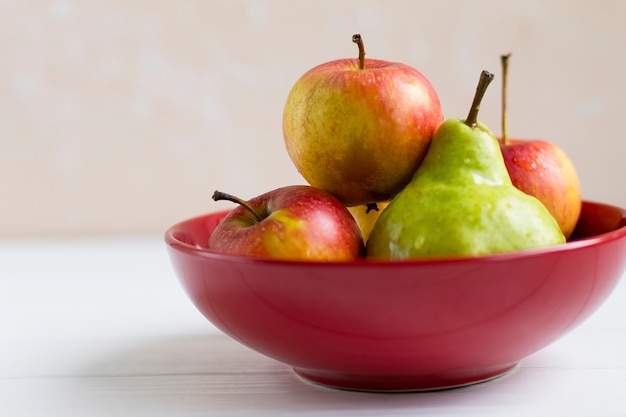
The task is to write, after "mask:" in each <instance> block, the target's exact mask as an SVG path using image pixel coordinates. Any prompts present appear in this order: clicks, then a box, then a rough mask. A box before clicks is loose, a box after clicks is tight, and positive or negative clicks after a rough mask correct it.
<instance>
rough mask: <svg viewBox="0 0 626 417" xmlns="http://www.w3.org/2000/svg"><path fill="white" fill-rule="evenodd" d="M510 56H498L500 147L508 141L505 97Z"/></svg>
mask: <svg viewBox="0 0 626 417" xmlns="http://www.w3.org/2000/svg"><path fill="white" fill-rule="evenodd" d="M510 57H511V54H510V53H508V54H506V55H501V56H500V62H501V63H502V145H503V146H504V145H506V141H507V139H508V136H507V126H506V122H507V118H506V97H507V85H508V78H509V77H508V75H509V58H510Z"/></svg>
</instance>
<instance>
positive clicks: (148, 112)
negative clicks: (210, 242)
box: [0, 0, 626, 236]
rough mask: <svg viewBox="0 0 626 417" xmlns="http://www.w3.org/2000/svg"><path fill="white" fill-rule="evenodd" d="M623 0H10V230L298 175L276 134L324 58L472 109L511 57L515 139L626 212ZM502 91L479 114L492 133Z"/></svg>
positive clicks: (159, 214) (3, 190) (30, 231)
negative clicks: (361, 54)
mask: <svg viewBox="0 0 626 417" xmlns="http://www.w3.org/2000/svg"><path fill="white" fill-rule="evenodd" d="M625 19H626V2H622V1H617V0H616V1H608V0H596V1H593V2H591V1H573V0H571V1H556V0H532V1H524V2H520V1H513V0H510V1H503V0H491V1H489V0H482V1H461V0H458V1H452V0H448V1H432V0H431V1H394V0H385V1H372V0H359V1H324V0H318V1H315V2H303V1H286V0H285V1H278V0H274V1H272V0H266V1H263V0H256V1H226V0H224V1H209V0H205V1H202V0H199V1H151V0H142V1H140V0H136V1H132V0H131V1H126V0H107V1H104V0H101V1H82V0H81V1H79V0H50V1H43V0H33V1H21V0H13V1H11V0H2V1H0V236H9V235H24V236H37V235H52V234H64V235H73V234H81V233H83V234H85V233H89V234H95V233H162V231H164V230H165V229H166V228H167V227H168V226H169V225H170V224H171V223H173V222H176V221H178V220H182V219H183V218H186V217H190V216H195V215H198V214H202V213H204V212H207V211H213V210H216V209H218V208H222V207H225V206H223V205H221V204H218V203H214V202H213V201H212V200H211V199H210V195H211V193H212V191H213V190H214V189H216V188H220V189H222V190H224V191H228V192H231V193H235V194H239V195H240V196H242V197H252V196H254V195H257V194H260V193H262V192H265V191H267V190H269V189H272V188H275V187H278V186H281V185H286V184H290V183H301V182H302V180H301V178H300V176H299V174H298V173H297V172H296V171H295V169H294V168H293V166H292V164H291V161H290V160H289V158H288V156H287V154H286V151H285V149H284V145H283V142H282V135H281V112H282V106H283V103H284V100H285V97H286V95H287V93H288V91H289V88H290V87H291V85H292V84H293V82H294V81H295V80H296V79H297V78H298V77H299V76H300V75H301V74H302V73H303V72H304V71H305V70H307V69H309V68H310V67H312V66H313V65H316V64H319V63H321V62H324V61H328V60H331V59H336V58H341V57H352V56H356V50H355V46H354V45H353V44H352V43H351V42H350V37H351V35H352V34H353V33H356V32H360V33H361V34H362V35H363V38H364V40H365V42H366V49H367V52H368V57H371V58H380V59H388V60H395V61H402V62H405V63H407V64H410V65H413V66H415V67H416V68H418V69H420V70H421V71H422V72H423V73H424V74H425V75H426V76H427V77H428V78H430V80H431V81H432V83H433V84H434V85H435V87H436V88H437V90H438V91H439V94H440V98H441V101H442V104H443V107H444V111H445V113H446V116H448V117H452V116H455V117H456V116H458V117H464V116H465V115H466V113H467V109H468V106H469V103H470V101H471V96H472V94H473V91H474V88H475V83H476V81H477V78H478V74H479V72H480V70H482V69H488V70H491V71H493V72H495V73H496V75H497V76H499V74H500V64H499V56H500V54H502V53H505V52H512V53H513V56H512V58H511V69H510V83H511V84H510V93H509V94H510V103H509V132H510V134H511V135H513V136H524V137H542V138H545V139H549V140H551V141H554V142H555V143H557V144H558V145H559V146H561V147H562V148H563V149H565V151H566V152H567V153H568V154H569V155H570V156H571V158H572V159H573V160H574V163H575V164H576V166H577V167H578V170H579V174H580V176H581V179H582V186H583V193H584V196H585V198H586V199H592V200H601V201H605V202H610V203H614V204H619V205H624V206H626V187H625V186H624V185H623V184H622V181H621V180H622V175H623V172H624V169H623V167H622V159H623V156H624V155H625V154H626V152H625V151H626V138H624V137H623V136H624V135H623V131H624V128H623V123H622V120H623V118H624V110H625V105H624V97H625V96H626V81H625V78H624V76H625V74H626V48H625V46H624V44H625V43H626V25H624V21H625ZM499 93H500V87H499V84H498V83H495V82H494V86H493V87H492V88H491V89H490V91H489V92H488V93H487V97H486V99H485V100H486V101H485V103H484V105H483V107H482V113H481V115H482V120H483V121H484V122H486V123H487V124H489V125H490V126H491V127H492V128H493V130H494V131H495V132H496V133H499V132H500V125H499V111H500V106H499Z"/></svg>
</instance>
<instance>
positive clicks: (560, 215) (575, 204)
mask: <svg viewBox="0 0 626 417" xmlns="http://www.w3.org/2000/svg"><path fill="white" fill-rule="evenodd" d="M501 149H502V156H503V157H504V164H505V165H506V168H507V171H508V172H509V176H510V177H511V182H513V185H514V186H515V187H517V188H518V189H520V190H522V191H524V192H525V193H526V194H530V195H532V196H534V197H535V198H537V199H538V200H539V201H541V202H542V203H543V205H544V206H546V208H547V209H548V211H549V212H550V213H551V214H552V216H553V217H554V218H555V220H556V221H557V223H558V224H559V226H560V228H561V231H562V232H563V235H565V237H566V238H568V237H570V236H571V234H572V232H573V231H574V228H575V227H576V224H577V223H578V217H579V216H580V211H581V208H582V196H581V189H580V181H579V178H578V174H577V172H576V169H575V168H574V164H573V163H572V161H571V160H570V159H569V157H568V156H567V155H566V154H565V152H563V150H561V149H560V148H559V147H558V146H556V145H555V144H553V143H550V142H548V141H545V140H538V139H536V140H522V139H506V140H504V141H501Z"/></svg>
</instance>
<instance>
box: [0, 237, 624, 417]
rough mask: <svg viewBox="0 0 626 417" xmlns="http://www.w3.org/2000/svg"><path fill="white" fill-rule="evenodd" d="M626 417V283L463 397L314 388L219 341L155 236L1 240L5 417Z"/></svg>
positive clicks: (0, 406)
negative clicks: (569, 328) (573, 325)
mask: <svg viewBox="0 0 626 417" xmlns="http://www.w3.org/2000/svg"><path fill="white" fill-rule="evenodd" d="M301 414H302V415H308V416H396V415H404V416H409V415H411V416H412V415H416V416H417V415H419V416H460V415H462V416H481V417H484V416H498V417H503V416H507V417H511V416H533V417H536V416H561V415H562V416H568V417H573V416H585V417H606V416H620V417H623V416H626V283H621V284H620V285H619V286H618V288H617V289H616V291H615V292H614V293H613V294H612V296H611V297H610V298H609V300H608V301H607V302H606V303H605V304H604V305H603V306H602V307H601V309H600V310H598V311H597V312H596V314H595V315H594V316H592V317H591V318H590V319H589V320H588V321H586V322H585V323H584V324H583V325H582V326H580V327H578V328H577V329H575V330H574V331H573V332H571V333H570V334H568V335H567V336H566V337H564V338H562V339H561V340H559V341H558V342H556V343H554V344H553V345H551V346H549V347H548V348H546V349H544V350H542V351H540V352H538V353H536V354H534V355H532V356H531V357H529V358H527V359H526V360H524V361H523V363H522V365H521V366H520V367H519V368H518V369H517V370H516V371H515V372H513V373H512V374H509V375H507V376H505V377H503V378H501V379H498V380H496V381H493V382H489V383H485V384H480V385H475V386H472V387H468V388H462V389H457V390H450V391H442V392H431V393H411V394H373V393H358V392H349V391H340V390H333V389H327V388H323V387H319V386H314V385H312V384H309V383H307V382H304V381H302V380H300V379H299V378H298V377H296V376H295V375H294V374H293V373H292V372H291V370H290V369H289V368H288V367H287V366H285V365H282V364H281V363H278V362H276V361H274V360H272V359H269V358H266V357H264V356H262V355H260V354H258V353H256V352H254V351H251V350H249V349H247V348H246V347H243V346H241V345H239V344H238V343H236V342H234V341H232V340H231V339H229V338H228V337H226V336H224V335H222V334H221V333H220V332H219V331H218V330H217V329H215V328H214V327H212V326H211V325H210V324H209V323H208V322H207V321H206V320H205V319H204V318H203V317H202V316H201V315H200V313H198V312H197V311H196V310H195V307H193V306H192V304H191V303H190V302H189V301H188V299H187V297H186V295H185V294H184V292H183V291H182V288H181V287H180V286H179V284H178V282H177V280H176V277H175V276H174V273H173V271H172V269H171V266H170V263H169V259H168V258H167V254H166V251H165V245H164V243H163V241H162V239H161V237H160V236H154V237H147V238H108V239H82V240H81V239H74V240H72V239H68V240H36V241H30V240H26V239H25V240H22V241H19V242H17V243H16V242H13V241H11V242H9V241H8V240H4V241H3V240H1V239H0V416H7V417H9V416H10V417H18V416H64V417H70V416H81V417H85V416H89V417H93V416H107V417H113V416H151V417H155V416H157V417H158V416H173V417H174V416H175V417H185V416H235V415H241V416H253V415H267V416H278V415H301Z"/></svg>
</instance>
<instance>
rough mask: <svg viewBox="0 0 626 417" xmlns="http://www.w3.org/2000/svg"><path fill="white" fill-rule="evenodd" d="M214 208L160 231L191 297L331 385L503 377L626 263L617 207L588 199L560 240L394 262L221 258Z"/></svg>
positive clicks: (564, 326) (240, 334) (226, 325)
mask: <svg viewBox="0 0 626 417" xmlns="http://www.w3.org/2000/svg"><path fill="white" fill-rule="evenodd" d="M225 214H226V212H218V213H211V214H207V215H204V216H200V217H196V218H193V219H189V220H186V221H183V222H180V223H178V224H176V225H174V226H172V227H171V228H170V229H169V230H168V231H167V232H166V234H165V240H166V243H167V247H168V252H169V255H170V258H171V261H172V264H173V267H174V270H175V272H176V274H177V276H178V278H179V280H180V283H181V284H182V286H183V288H184V289H185V291H186V292H187V294H188V296H189V297H190V298H191V300H192V302H193V303H194V304H195V306H196V307H197V308H198V310H199V311H200V312H201V313H202V314H203V315H204V316H205V317H206V318H207V319H208V320H209V321H211V322H212V323H213V324H214V325H215V326H217V327H218V328H219V329H221V330H222V331H223V332H224V333H226V334H227V335H229V336H231V337H232V338H233V339H235V340H237V341H239V342H241V343H242V344H244V345H246V346H248V347H250V348H251V349H254V350H255V351H257V352H260V353H262V354H264V355H266V356H269V357H271V358H274V359H276V360H278V361H280V362H283V363H285V364H287V365H289V366H291V367H293V369H294V371H295V372H296V373H297V374H298V375H300V376H301V377H303V378H305V379H307V380H309V381H312V382H315V383H319V384H323V385H326V386H331V387H336V388H344V389H353V390H367V391H415V390H433V389H442V388H450V387H458V386H463V385H468V384H472V383H477V382H481V381H486V380H489V379H493V378H495V377H498V376H500V375H503V374H505V373H506V372H508V371H509V370H511V369H512V368H514V367H515V366H516V364H518V363H519V362H520V361H521V360H522V359H523V358H524V357H526V356H528V355H530V354H532V353H534V352H536V351H538V350H540V349H542V348H544V347H546V346H547V345H549V344H550V343H552V342H554V341H555V340H557V339H558V338H560V337H561V336H563V335H564V334H566V333H567V332H569V331H570V330H572V329H573V328H575V327H576V326H577V325H578V324H580V323H581V322H582V321H583V320H585V319H586V318H587V317H589V316H590V315H591V314H592V313H593V312H594V311H595V310H596V309H597V308H598V307H599V306H600V305H601V304H602V302H603V301H604V300H605V299H606V298H607V297H608V296H609V294H610V293H611V291H612V290H613V288H614V287H615V286H616V284H617V282H618V280H619V279H620V277H621V276H622V273H623V272H624V269H625V265H626V227H625V226H626V210H624V209H622V208H619V207H615V206H611V205H606V204H601V203H594V202H584V204H583V209H582V214H581V217H580V221H579V224H578V226H577V229H576V232H575V234H574V236H573V238H572V239H571V240H570V241H569V242H568V243H566V244H563V245H558V246H554V247H550V248H545V249H538V250H528V251H520V252H514V253H508V254H498V255H491V256H481V257H472V258H454V259H440V260H421V261H415V260H414V261H393V262H384V261H382V262H381V261H368V260H362V261H358V262H349V263H338V262H337V263H333V262H295V261H294V262H290V261H281V260H271V259H257V258H250V257H243V256H231V255H224V254H220V253H218V252H215V251H211V250H208V249H206V247H205V246H206V242H207V240H208V238H209V235H210V234H211V232H212V231H213V230H214V228H215V227H216V225H217V224H218V223H219V221H220V219H222V218H223V216H224V215H225Z"/></svg>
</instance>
